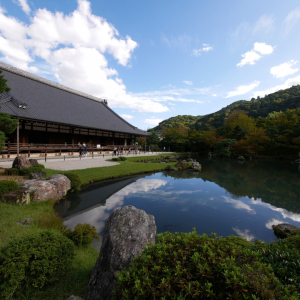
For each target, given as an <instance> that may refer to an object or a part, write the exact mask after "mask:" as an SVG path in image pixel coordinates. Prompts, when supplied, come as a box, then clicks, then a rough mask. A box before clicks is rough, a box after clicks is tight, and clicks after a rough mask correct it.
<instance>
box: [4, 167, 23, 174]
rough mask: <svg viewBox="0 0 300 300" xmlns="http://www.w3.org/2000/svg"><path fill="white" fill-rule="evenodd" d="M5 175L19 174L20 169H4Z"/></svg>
mask: <svg viewBox="0 0 300 300" xmlns="http://www.w3.org/2000/svg"><path fill="white" fill-rule="evenodd" d="M6 172H7V175H19V173H20V171H19V169H17V168H10V169H6Z"/></svg>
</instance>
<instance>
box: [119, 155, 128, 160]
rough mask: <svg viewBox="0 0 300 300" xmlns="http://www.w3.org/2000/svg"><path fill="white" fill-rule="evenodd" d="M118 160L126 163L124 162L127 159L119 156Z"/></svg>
mask: <svg viewBox="0 0 300 300" xmlns="http://www.w3.org/2000/svg"><path fill="white" fill-rule="evenodd" d="M119 160H120V161H126V160H127V158H126V157H124V156H120V157H119Z"/></svg>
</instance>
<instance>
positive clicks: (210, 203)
mask: <svg viewBox="0 0 300 300" xmlns="http://www.w3.org/2000/svg"><path fill="white" fill-rule="evenodd" d="M197 161H199V162H200V163H201V165H202V171H201V172H200V173H195V172H193V171H191V170H184V171H170V172H167V171H165V172H159V173H155V174H152V175H144V176H138V177H131V178H125V179H122V180H115V181H108V182H102V183H97V184H93V185H90V186H88V187H86V188H84V189H83V190H82V191H81V192H80V193H78V194H72V195H69V196H68V198H67V199H65V200H64V201H61V202H60V203H59V204H58V205H57V206H56V210H57V212H58V213H59V214H60V215H61V216H62V217H63V219H64V224H65V225H67V226H68V227H69V228H74V227H75V226H76V224H78V223H89V224H92V225H94V226H95V227H96V229H97V231H98V233H99V234H100V236H101V238H102V236H103V230H104V226H105V224H106V221H107V219H108V217H109V215H110V214H111V213H112V212H113V211H114V210H115V209H116V208H117V207H121V206H125V205H133V206H135V207H136V208H139V209H143V210H145V211H146V213H147V214H151V215H153V216H154V217H155V222H156V226H157V233H160V232H163V231H170V232H190V231H192V229H193V227H196V229H197V232H198V233H207V234H210V233H212V232H215V233H217V234H218V235H221V236H224V237H225V236H228V235H231V234H233V235H238V236H241V237H244V238H246V239H247V240H249V241H253V240H254V239H260V240H264V241H266V242H270V241H272V240H275V239H276V237H275V235H274V234H273V231H272V227H271V226H272V225H273V224H277V223H282V222H287V223H290V224H293V225H296V226H299V227H300V169H299V168H298V165H296V164H290V163H287V162H278V161H251V162H250V161H246V162H244V163H242V164H241V163H239V162H237V161H217V160H208V159H203V158H197ZM94 246H95V247H96V248H97V249H100V247H101V241H100V242H98V243H94Z"/></svg>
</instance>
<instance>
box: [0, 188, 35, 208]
mask: <svg viewBox="0 0 300 300" xmlns="http://www.w3.org/2000/svg"><path fill="white" fill-rule="evenodd" d="M1 200H2V201H3V202H6V203H11V204H20V205H25V204H29V203H30V194H29V191H28V189H24V188H23V189H20V190H16V191H12V192H9V193H7V194H3V195H1Z"/></svg>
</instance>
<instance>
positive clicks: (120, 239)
mask: <svg viewBox="0 0 300 300" xmlns="http://www.w3.org/2000/svg"><path fill="white" fill-rule="evenodd" d="M155 236H156V225H155V219H154V216H151V215H148V214H146V212H145V211H143V210H140V209H136V208H135V207H134V206H131V205H129V206H124V207H121V208H117V209H116V210H115V211H114V212H113V213H112V214H111V215H110V216H109V218H108V220H107V223H106V225H105V228H104V235H103V242H102V246H101V250H100V255H99V258H98V260H97V262H96V265H95V267H94V269H93V271H92V274H91V278H90V280H89V283H88V288H87V294H86V300H96V299H97V300H98V299H101V300H108V299H111V298H112V291H113V289H114V287H115V285H116V282H117V274H118V273H119V272H120V271H122V270H123V269H124V268H128V267H129V265H130V263H131V262H132V261H133V259H134V258H135V257H136V256H138V255H140V254H141V252H142V251H143V249H144V248H145V247H147V243H150V244H151V245H154V243H155Z"/></svg>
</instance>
